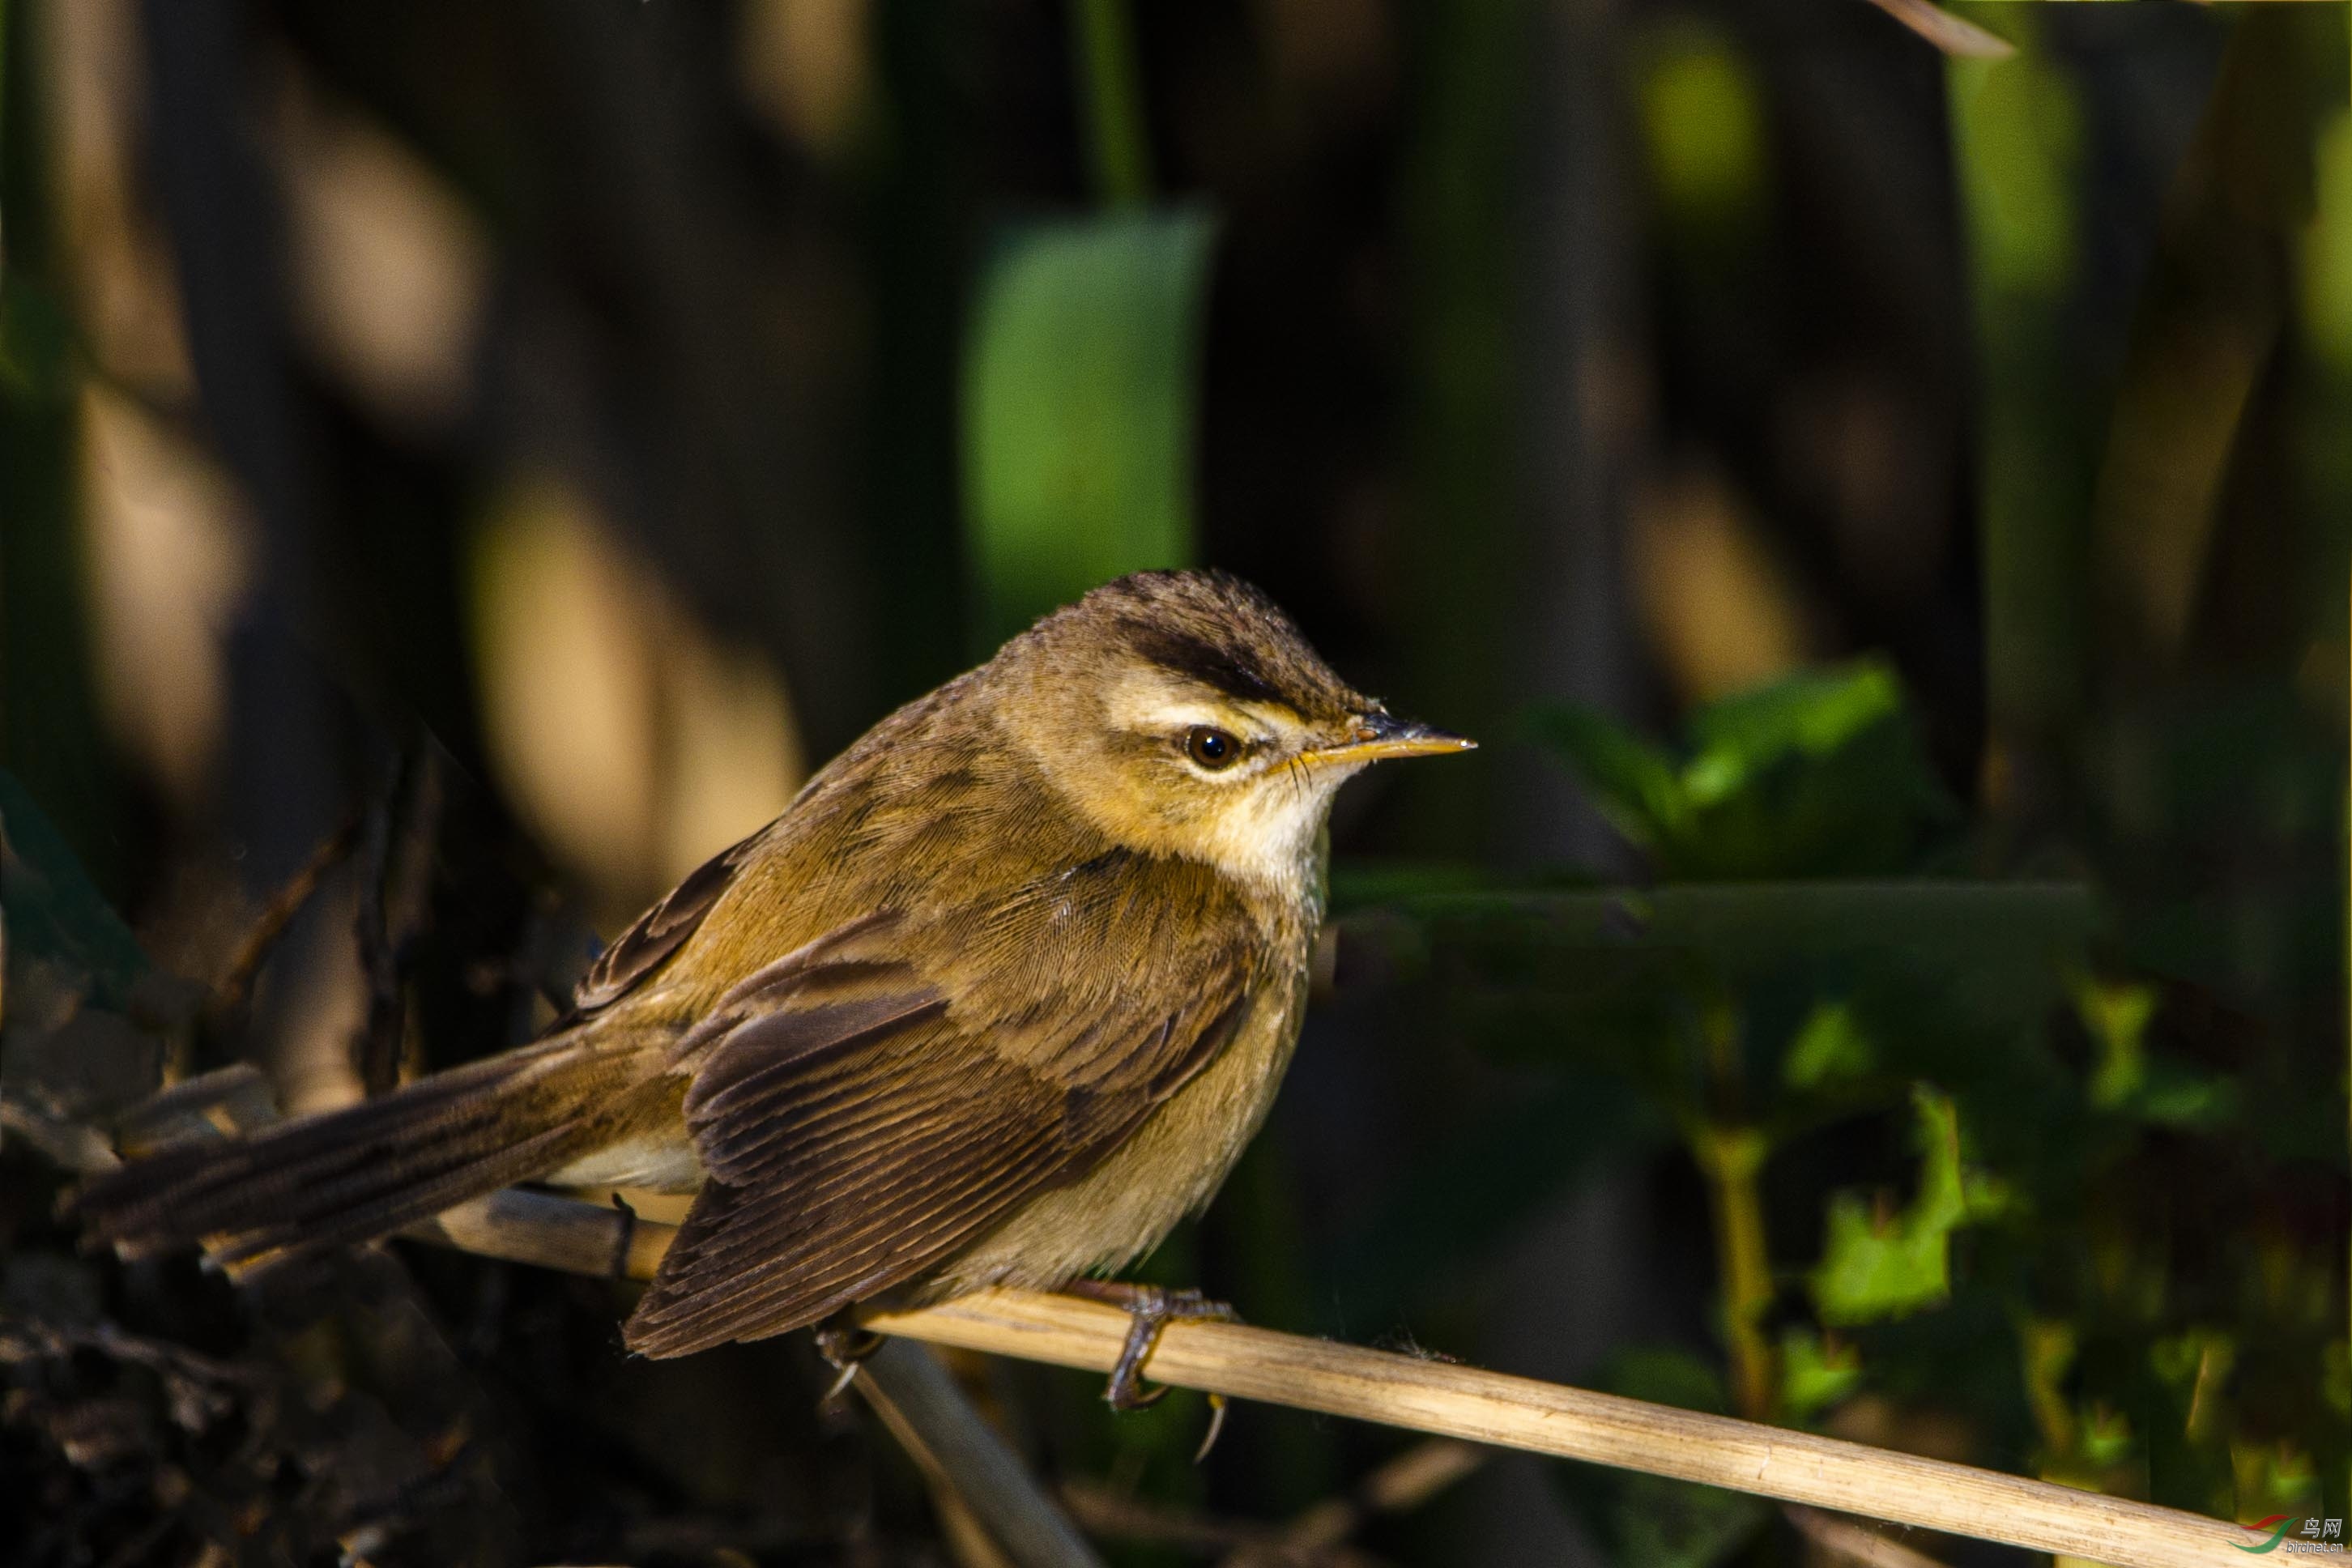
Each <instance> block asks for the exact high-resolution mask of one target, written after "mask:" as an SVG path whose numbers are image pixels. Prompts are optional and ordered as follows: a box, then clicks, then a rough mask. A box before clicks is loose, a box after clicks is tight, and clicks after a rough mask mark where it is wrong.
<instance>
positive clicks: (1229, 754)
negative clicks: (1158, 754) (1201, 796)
mask: <svg viewBox="0 0 2352 1568" xmlns="http://www.w3.org/2000/svg"><path fill="white" fill-rule="evenodd" d="M1184 754H1185V755H1186V756H1188V757H1190V758H1192V761H1193V762H1195V763H1198V764H1200V765H1201V766H1202V767H1204V768H1206V769H1208V770H1209V771H1210V772H1211V773H1221V772H1223V770H1224V769H1226V768H1229V767H1232V766H1233V765H1234V763H1237V762H1239V761H1241V758H1242V743H1241V742H1239V741H1236V740H1234V738H1233V736H1231V735H1229V734H1227V733H1226V732H1225V731H1223V730H1220V729H1218V728H1216V727H1215V726H1214V725H1212V724H1195V725H1193V726H1192V729H1191V730H1190V731H1187V732H1186V733H1185V736H1184Z"/></svg>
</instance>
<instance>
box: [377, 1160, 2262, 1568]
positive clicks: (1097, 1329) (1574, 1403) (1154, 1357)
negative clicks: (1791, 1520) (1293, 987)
mask: <svg viewBox="0 0 2352 1568" xmlns="http://www.w3.org/2000/svg"><path fill="white" fill-rule="evenodd" d="M410 1234H412V1235H415V1236H417V1237H420V1238H422V1239H426V1240H434V1241H439V1242H443V1243H445V1244H448V1245H456V1246H458V1247H464V1248H466V1249H467V1250H470V1251H478V1252H485V1253H488V1254H490V1255H491V1256H494V1257H499V1258H517V1259H521V1260H524V1261H529V1262H533V1263H541V1264H545V1265H547V1266H549V1267H551V1268H570V1269H572V1270H573V1271H575V1272H580V1273H588V1274H605V1273H610V1272H612V1271H613V1270H614V1261H615V1259H616V1258H621V1259H622V1260H623V1261H622V1266H623V1269H624V1270H625V1272H627V1273H628V1274H630V1275H631V1276H633V1277H635V1278H648V1277H650V1276H651V1274H652V1272H653V1269H654V1268H655V1267H656V1265H657V1264H658V1263H659V1261H660V1258H661V1256H662V1254H663V1253H664V1252H665V1251H667V1247H668V1245H669V1242H670V1240H671V1239H672V1238H673V1237H675V1236H676V1234H677V1232H676V1229H675V1227H673V1226H664V1225H657V1224H655V1223H654V1222H652V1221H648V1220H637V1221H635V1222H634V1223H630V1222H625V1220H624V1219H623V1216H621V1215H618V1214H616V1213H614V1211H611V1210H608V1209H604V1208H599V1207H597V1206H595V1205H589V1204H580V1203H573V1202H572V1201H570V1200H568V1199H563V1198H558V1197H554V1196H551V1195H550V1194H534V1193H523V1192H516V1191H509V1192H505V1193H499V1194H495V1195H493V1196H492V1197H489V1198H487V1199H482V1200H479V1201H478V1202H477V1203H474V1204H469V1205H465V1206H464V1207H463V1208H461V1209H458V1210H455V1211H452V1213H451V1214H448V1215H442V1216H441V1218H440V1219H439V1220H437V1221H435V1222H433V1223H432V1224H430V1225H428V1226H419V1227H417V1228H416V1229H415V1231H412V1232H411V1233H410ZM864 1322H865V1325H866V1327H867V1328H868V1329H871V1330H873V1331H876V1332H877V1333H883V1334H891V1335H898V1336H903V1337H905V1338H908V1339H917V1340H923V1341H927V1342H930V1343H933V1344H942V1345H954V1346H958V1347H960V1348H961V1349H964V1350H974V1351H984V1352H990V1353H992V1354H996V1355H1010V1356H1017V1357H1020V1358H1022V1359H1024V1360H1026V1361H1037V1362H1045V1363H1051V1364H1054V1365H1057V1366H1069V1367H1077V1368H1080V1369H1082V1370H1086V1371H1090V1372H1108V1371H1109V1370H1110V1368H1111V1366H1112V1364H1113V1363H1116V1362H1117V1361H1118V1353H1119V1348H1120V1346H1121V1345H1122V1344H1123V1343H1124V1342H1125V1341H1126V1338H1127V1318H1126V1316H1125V1314H1123V1313H1121V1312H1119V1311H1118V1310H1116V1309H1113V1308H1110V1307H1105V1306H1100V1305H1098V1304H1097V1303H1095V1302H1091V1301H1083V1300H1077V1299H1076V1298H1073V1297H1068V1296H1048V1295H1041V1294H1039V1293H1037V1292H1034V1291H1026V1290H984V1291H981V1292H978V1293H976V1294H973V1295H971V1296H965V1297H961V1298H959V1299H957V1300H952V1301H949V1302H946V1303H944V1304H942V1305H940V1306H937V1307H929V1308H925V1309H923V1310H919V1311H904V1312H874V1313H869V1314H866V1316H865V1318H864ZM1144 1370H1145V1372H1146V1373H1147V1374H1148V1375H1149V1376H1150V1378H1151V1379H1152V1380H1153V1381H1155V1382H1158V1383H1163V1384H1173V1385H1174V1386H1176V1387H1179V1388H1193V1389H1200V1390H1202V1391H1204V1392H1207V1393H1212V1394H1225V1395H1227V1396H1228V1397H1231V1398H1235V1399H1249V1400H1256V1401H1258V1402H1260V1403H1263V1404H1268V1405H1289V1406H1291V1407H1292V1408H1294V1409H1299V1410H1310V1411H1315V1412H1318V1413H1319V1414H1322V1415H1341V1416H1347V1417H1349V1418H1350V1419H1354V1420H1359V1421H1374V1422H1379V1423H1381V1424H1383V1425H1386V1426H1403V1427H1409V1428H1412V1429H1413V1430H1416V1431H1421V1432H1427V1433H1431V1434H1433V1435H1435V1436H1451V1437H1460V1438H1465V1439H1467V1440H1469V1441H1473V1442H1479V1443H1488V1444H1492V1445H1495V1446H1496V1447H1506V1448H1519V1449H1524V1450H1526V1451H1528V1452H1530V1453H1537V1454H1549V1455H1554V1456H1556V1457H1559V1458H1569V1459H1583V1460H1586V1461H1589V1462H1591V1463H1593V1464H1601V1465H1613V1466H1615V1467H1617V1468H1621V1469H1629V1470H1640V1471H1643V1472H1645V1473H1647V1474H1650V1475H1655V1476H1665V1477H1668V1478H1670V1479H1675V1480H1685V1481H1696V1482H1699V1483H1701V1484H1703V1485H1706V1486H1715V1487H1724V1488H1727V1489H1731V1490H1734V1491H1742V1492H1750V1493H1753V1494H1755V1495H1757V1496H1759V1497H1768V1498H1774V1499H1778V1500H1780V1501H1783V1502H1793V1503H1801V1504H1804V1505H1807V1506H1809V1507H1812V1508H1818V1509H1826V1510H1832V1511H1834V1512H1838V1513H1847V1514H1855V1515H1860V1516H1862V1517H1864V1518H1869V1519H1878V1520H1884V1521H1887V1522H1889V1523H1892V1524H1902V1525H1908V1526H1911V1527H1913V1528H1915V1529H1919V1530H1932V1531H1943V1532H1945V1533H1947V1534H1951V1535H1963V1536H1969V1537H1972V1538H1974V1539H1977V1540H1979V1541H1995V1542H2002V1543H2004V1544H2007V1545H2011V1546H2022V1547H2025V1548H2027V1549H2028V1550H2031V1551H2036V1552H2057V1553H2063V1554H2064V1555H2068V1556H2073V1557H2079V1558H2084V1559H2086V1560H2088V1561H2090V1562H2093V1563H2112V1564H2115V1565H2116V1568H2211V1565H2212V1564H2214V1563H2219V1562H2221V1561H2224V1559H2222V1558H2221V1555H2220V1554H2221V1550H2222V1549H2223V1547H2224V1546H2228V1545H2235V1544H2236V1543H2237V1542H2238V1541H2239V1539H2240V1538H2241V1535H2242V1532H2241V1531H2239V1530H2238V1529H2237V1528H2236V1527H2235V1526H2234V1525H2231V1524H2227V1523H2224V1522H2222V1521H2219V1520H2211V1519H2205V1518H2202V1517H2200V1516H2199V1515H2196V1514H2192V1513H2184V1512H2181V1511H2179V1510H2175V1509H2168V1508H2158V1507H2156V1506H2155V1505H2153V1504H2150V1503H2144V1502H2135V1501H2132V1500H2128V1499H2125V1498H2114V1497H2106V1496H2103V1495H2101V1494H2099V1493H2095V1492H2084V1491H2076V1490H2074V1489H2070V1488H2066V1487H2061V1486H2054V1485H2052V1484H2051V1483H2049V1482H2047V1481H2039V1480H2031V1479H2026V1478H2024V1477H2021V1476H2010V1475H2002V1474H2000V1473H1999V1472H1997V1471H1992V1470H1981V1469H1977V1468H1973V1467H1971V1466H1968V1465H1956V1464H1952V1463H1950V1462H1948V1461H1946V1460H1942V1459H1928V1458H1919V1457H1918V1456H1916V1455H1912V1454H1899V1453H1894V1452H1890V1451H1888V1450H1885V1449H1880V1448H1872V1447H1865V1446H1864V1445H1863V1444H1859V1443H1849V1442H1844V1441H1842V1440H1840V1439H1837V1438H1832V1437H1822V1436H1816V1435H1814V1434H1812V1433H1810V1432H1799V1431H1792V1430H1789V1429H1786V1428H1782V1427H1778V1426H1763V1425H1760V1424H1759V1423H1756V1422H1750V1421H1739V1420H1734V1419H1732V1418H1731V1417H1729V1416H1724V1415H1703V1414H1700V1413H1698V1412H1696V1411H1689V1410H1677V1409H1674V1408H1672V1407H1670V1406H1666V1405H1650V1404H1645V1403H1643V1401H1640V1400H1635V1399H1625V1398H1621V1397H1619V1396H1617V1395H1614V1394H1594V1393H1591V1392H1588V1391H1586V1390H1584V1389H1579V1388H1568V1387H1564V1386H1561V1385H1559V1384H1547V1383H1538V1382H1537V1381H1535V1380H1534V1379H1532V1378H1524V1377H1512V1376H1508V1375H1507V1374H1505V1373H1494V1372H1482V1371H1480V1370H1478V1369H1476V1368H1475V1367H1467V1366H1461V1365H1457V1364H1454V1363H1447V1362H1433V1361H1423V1360H1420V1359H1418V1358H1416V1357H1412V1356H1405V1355H1396V1354H1392V1353H1391V1352H1385V1351H1374V1350H1366V1349H1364V1348H1362V1347H1360V1346H1357V1345H1346V1344H1338V1343H1334V1342H1329V1341H1326V1340H1311V1339H1304V1338H1301V1337H1299V1336H1298V1335H1296V1334H1283V1333H1276V1332H1275V1331H1271V1330H1268V1329H1257V1328H1251V1327H1248V1326H1246V1325H1244V1324H1239V1323H1191V1322H1187V1323H1175V1324H1171V1325H1170V1326H1169V1328H1168V1330H1167V1331H1166V1332H1165V1333H1163V1334H1162V1335H1161V1336H1160V1344H1159V1346H1158V1348H1157V1349H1155V1350H1154V1351H1153V1352H1152V1353H1151V1357H1150V1360H1149V1361H1148V1362H1147V1363H1145V1366H1144Z"/></svg>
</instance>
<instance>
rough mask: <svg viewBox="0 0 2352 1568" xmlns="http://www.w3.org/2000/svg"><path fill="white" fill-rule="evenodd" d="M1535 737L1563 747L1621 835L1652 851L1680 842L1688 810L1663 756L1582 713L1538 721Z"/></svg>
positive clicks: (1564, 711) (1555, 713)
mask: <svg viewBox="0 0 2352 1568" xmlns="http://www.w3.org/2000/svg"><path fill="white" fill-rule="evenodd" d="M1534 723H1535V729H1536V732H1537V734H1538V735H1539V736H1540V737H1542V738H1543V739H1545V740H1547V741H1549V742H1551V743H1552V744H1553V745H1555V746H1557V747H1558V748H1559V750H1560V752H1562V753H1563V754H1565V755H1566V757H1567V758H1568V762H1569V765H1570V767H1572V768H1574V769H1575V770H1576V774H1577V777H1578V778H1580V779H1581V780H1582V781H1583V783H1584V787H1585V788H1586V789H1588V790H1590V791H1591V793H1592V797H1593V804H1594V805H1597V806H1598V807H1600V809H1601V815H1602V816H1606V817H1607V818H1608V819H1609V821H1610V823H1611V824H1612V826H1615V827H1616V829H1617V831H1618V832H1620V833H1622V834H1623V835H1624V836H1625V837H1627V838H1629V839H1631V840H1633V843H1635V844H1637V845H1639V846H1641V847H1643V848H1644V849H1648V850H1651V851H1653V852H1661V851H1664V850H1665V849H1667V848H1668V847H1671V846H1672V845H1673V844H1675V842H1676V841H1677V839H1678V838H1679V837H1680V836H1681V834H1682V832H1683V830H1684V825H1685V820H1686V819H1687V817H1688V816H1689V811H1688V808H1687V806H1686V805H1685V801H1684V799H1683V785H1682V780H1681V779H1680V778H1678V777H1677V776H1676V775H1675V765H1674V762H1673V760H1672V759H1671V758H1669V757H1668V756H1667V755H1666V754H1665V753H1664V752H1661V751H1659V750H1658V749H1657V748H1656V747H1655V746H1653V745H1651V744H1650V743H1649V742H1647V741H1644V740H1643V739H1642V738H1641V737H1640V736H1638V735H1636V734H1634V733H1633V731H1630V730H1628V729H1626V728H1624V727H1623V726H1622V725H1620V724H1618V723H1616V722H1615V721H1612V720H1609V719H1605V718H1603V717H1601V715H1600V714H1598V713H1594V712H1591V711H1588V710H1584V709H1581V708H1558V709H1551V710H1545V711H1543V712H1539V713H1538V714H1537V715H1536V717H1535V721H1534Z"/></svg>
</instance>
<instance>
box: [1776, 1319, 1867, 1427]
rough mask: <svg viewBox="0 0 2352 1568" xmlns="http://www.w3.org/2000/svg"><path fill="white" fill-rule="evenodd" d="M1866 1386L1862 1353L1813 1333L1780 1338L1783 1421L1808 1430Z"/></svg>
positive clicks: (1790, 1333)
mask: <svg viewBox="0 0 2352 1568" xmlns="http://www.w3.org/2000/svg"><path fill="white" fill-rule="evenodd" d="M1861 1382H1862V1352H1860V1351H1858V1350H1856V1349H1855V1348H1854V1347H1853V1346H1852V1345H1849V1344H1839V1345H1832V1344H1830V1343H1829V1342H1826V1341H1824V1340H1823V1339H1822V1336H1821V1335H1819V1334H1817V1333H1814V1332H1813V1331H1811V1330H1810V1329H1790V1330H1788V1331H1785V1332H1784V1333H1782V1334H1781V1336H1780V1419H1781V1420H1783V1421H1785V1422H1789V1423H1790V1424H1791V1425H1794V1426H1804V1425H1806V1424H1807V1423H1809V1422H1811V1420H1812V1419H1813V1418H1814V1417H1815V1416H1817V1415H1820V1414H1821V1413H1822V1411H1824V1410H1827V1409H1828V1408H1829V1407H1830V1406H1831V1405H1835V1404H1837V1403H1838V1402H1839V1401H1840V1400H1842V1399H1843V1398H1845V1396H1846V1395H1848V1394H1852V1393H1853V1391H1854V1389H1855V1388H1856V1387H1857V1386H1859V1385H1860V1384H1861Z"/></svg>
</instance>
